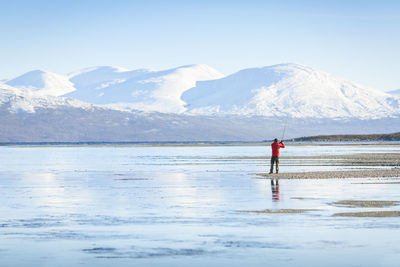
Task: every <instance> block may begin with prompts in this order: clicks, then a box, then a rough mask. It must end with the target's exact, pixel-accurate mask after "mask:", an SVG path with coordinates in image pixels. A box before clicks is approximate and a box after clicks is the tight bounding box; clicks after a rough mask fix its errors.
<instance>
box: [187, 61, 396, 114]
mask: <svg viewBox="0 0 400 267" xmlns="http://www.w3.org/2000/svg"><path fill="white" fill-rule="evenodd" d="M182 100H183V101H185V102H186V103H187V105H186V107H187V108H188V110H189V112H190V113H193V114H216V113H219V114H241V115H262V116H291V117H295V118H308V117H314V118H343V117H353V118H382V117H386V116H399V115H400V98H398V97H395V96H392V95H389V94H386V93H384V92H381V91H378V90H374V89H371V88H367V87H364V86H360V85H357V84H355V83H353V82H349V81H345V80H343V79H341V78H338V77H336V76H333V75H331V74H328V73H325V72H322V71H318V70H314V69H312V68H309V67H306V66H302V65H298V64H279V65H274V66H267V67H262V68H252V69H245V70H241V71H239V72H237V73H234V74H232V75H229V76H227V77H225V78H222V79H218V80H214V81H202V82H198V83H197V86H196V87H194V88H192V89H190V90H188V91H186V92H184V93H183V95H182Z"/></svg>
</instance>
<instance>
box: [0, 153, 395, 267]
mask: <svg viewBox="0 0 400 267" xmlns="http://www.w3.org/2000/svg"><path fill="white" fill-rule="evenodd" d="M369 152H377V153H386V152H387V153H400V146H372V145H368V146H359V145H354V146H351V145H348V146H312V145H310V146H288V147H287V148H286V149H284V150H282V152H281V153H282V156H292V155H294V156H296V155H307V156H309V155H326V154H329V155H331V154H348V153H369ZM269 153H270V151H269V148H266V147H264V146H210V147H196V146H193V147H190V146H188V147H173V146H171V147H151V146H146V147H142V146H122V147H121V146H115V147H113V146H111V147H110V146H98V147H96V146H94V147H0V162H1V170H0V201H1V203H2V205H1V206H0V212H1V214H2V217H1V219H0V265H1V266H77V265H82V266H110V265H115V266H204V265H209V266H242V265H243V264H248V265H249V266H265V265H270V266H278V265H279V266H310V265H324V266H338V265H344V266H397V264H398V262H399V260H400V246H399V241H400V233H399V231H400V217H393V218H370V217H366V218H351V217H332V215H333V214H335V213H339V212H353V211H355V212H356V211H370V210H371V211H372V210H400V206H395V207H384V208H348V207H338V206H335V205H332V202H335V201H340V200H394V201H400V184H365V183H368V182H373V181H377V180H379V181H385V182H390V181H400V179H395V178H392V179H387V178H385V179H383V178H382V179H346V180H339V179H330V180H281V181H280V184H279V191H278V190H277V189H278V188H276V187H272V186H271V183H270V181H269V180H264V179H258V177H257V176H256V175H254V173H257V172H262V171H266V170H267V169H268V168H269V166H268V164H269V163H268V162H266V160H263V159H240V158H236V159H232V158H229V157H253V156H265V155H268V154H269ZM369 167H372V168H379V167H381V166H369ZM351 168H357V166H340V165H337V164H335V161H334V160H332V164H330V163H329V162H328V163H327V162H326V161H324V162H322V161H320V160H315V161H312V160H311V161H310V160H309V159H307V161H301V160H290V159H288V160H282V161H281V171H304V170H308V171H316V170H338V169H351ZM362 182H365V183H364V184H363V183H362ZM265 209H272V210H278V209H315V211H309V212H305V213H297V214H258V213H248V212H241V210H265Z"/></svg>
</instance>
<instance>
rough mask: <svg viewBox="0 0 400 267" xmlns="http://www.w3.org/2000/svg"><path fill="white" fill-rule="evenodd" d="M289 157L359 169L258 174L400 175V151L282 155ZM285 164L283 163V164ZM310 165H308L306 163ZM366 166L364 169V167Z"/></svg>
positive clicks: (309, 176)
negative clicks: (373, 167) (374, 167)
mask: <svg viewBox="0 0 400 267" xmlns="http://www.w3.org/2000/svg"><path fill="white" fill-rule="evenodd" d="M288 159H296V160H298V161H299V162H298V164H300V165H301V164H302V161H303V162H304V164H309V162H308V160H310V159H313V160H315V161H316V162H317V161H327V160H329V162H330V164H332V166H335V165H336V166H358V168H359V169H357V170H344V171H313V172H284V166H281V171H282V172H281V173H279V174H276V173H273V174H269V173H258V174H257V175H259V176H262V177H268V178H275V179H329V178H378V177H379V178H383V177H391V178H398V177H400V153H360V154H348V155H319V156H295V157H293V156H292V157H281V161H282V162H284V160H288ZM281 165H283V164H281ZM306 166H308V165H306ZM364 166H365V167H366V168H365V169H363V167H364ZM372 166H376V167H377V168H379V167H392V168H391V169H367V167H372Z"/></svg>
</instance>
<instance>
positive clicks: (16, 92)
mask: <svg viewBox="0 0 400 267" xmlns="http://www.w3.org/2000/svg"><path fill="white" fill-rule="evenodd" d="M3 105H6V106H7V109H8V110H9V111H10V112H11V113H17V112H27V113H34V112H35V110H36V109H37V108H46V109H56V108H59V107H74V108H83V109H91V108H92V107H93V105H91V104H88V103H84V102H81V101H79V100H76V99H71V98H63V97H56V96H51V95H42V94H41V93H40V92H37V91H31V90H25V89H19V88H14V87H12V86H9V85H6V84H2V83H0V106H3Z"/></svg>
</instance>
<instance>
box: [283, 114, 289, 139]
mask: <svg viewBox="0 0 400 267" xmlns="http://www.w3.org/2000/svg"><path fill="white" fill-rule="evenodd" d="M288 119H289V116H287V117H286V120H285V124H284V125H283V133H282V138H281V142H282V141H283V138H284V137H285V131H286V125H287V121H288Z"/></svg>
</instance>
